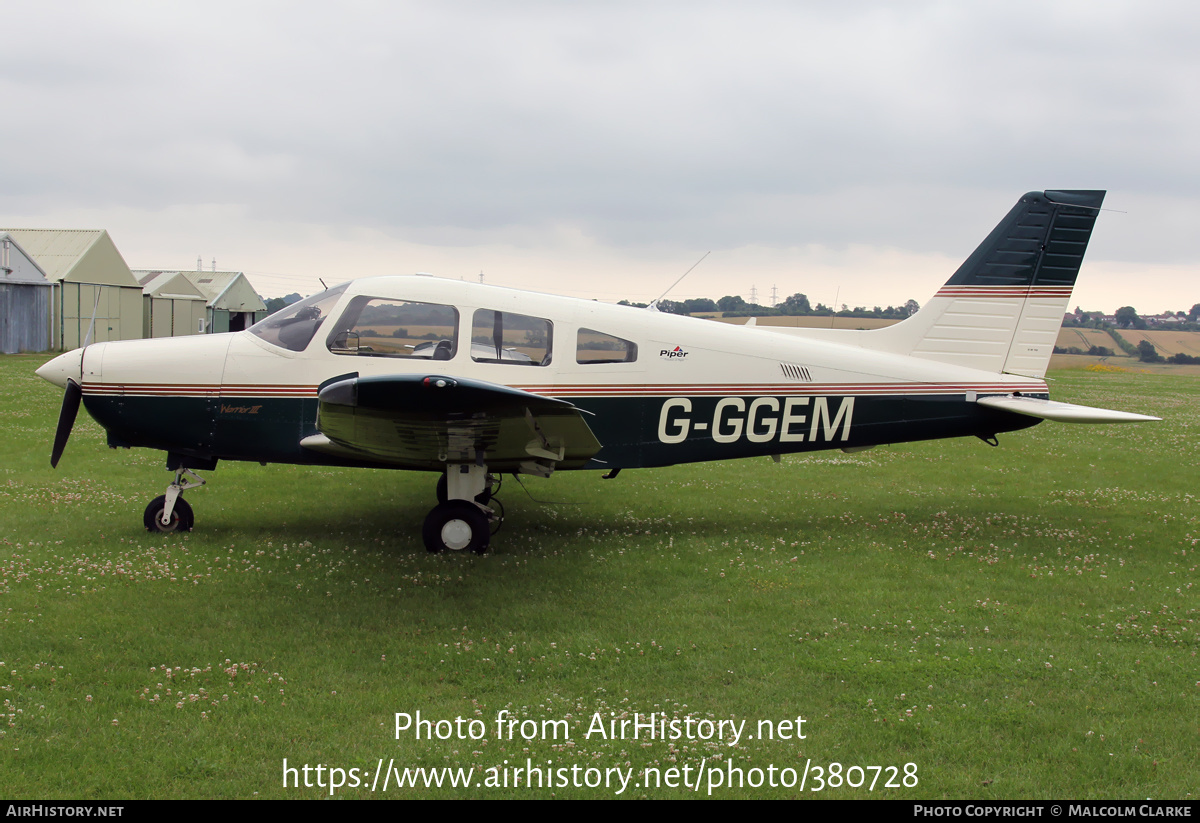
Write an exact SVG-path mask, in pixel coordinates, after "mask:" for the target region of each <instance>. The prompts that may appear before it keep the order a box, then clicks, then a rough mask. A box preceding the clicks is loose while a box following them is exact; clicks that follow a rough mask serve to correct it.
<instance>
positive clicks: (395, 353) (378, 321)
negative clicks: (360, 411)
mask: <svg viewBox="0 0 1200 823" xmlns="http://www.w3.org/2000/svg"><path fill="white" fill-rule="evenodd" d="M327 342H328V346H329V350H330V351H331V352H333V353H334V354H352V355H358V356H360V357H421V358H425V359H427V360H449V359H450V358H452V357H454V355H455V353H456V352H457V351H458V310H457V309H455V308H454V307H453V306H443V305H441V304H438V303H417V302H413V301H411V300H391V299H386V298H382V297H370V296H368V295H364V296H362V297H356V298H354V299H353V300H351V301H350V303H349V305H347V306H346V310H345V311H344V312H342V316H341V317H339V318H338V319H337V322H336V323H334V324H333V328H332V330H331V331H330V333H329V336H328V338H327Z"/></svg>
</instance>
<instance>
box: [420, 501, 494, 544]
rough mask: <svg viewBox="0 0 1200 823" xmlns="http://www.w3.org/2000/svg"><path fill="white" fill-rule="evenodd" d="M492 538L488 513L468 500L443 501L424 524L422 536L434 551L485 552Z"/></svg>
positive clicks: (430, 513)
mask: <svg viewBox="0 0 1200 823" xmlns="http://www.w3.org/2000/svg"><path fill="white" fill-rule="evenodd" d="M491 537H492V535H491V530H490V529H489V528H488V522H487V517H486V515H484V513H483V512H482V511H480V509H479V507H478V506H476V505H475V504H473V503H468V502H467V501H466V500H448V501H446V502H445V503H439V504H438V505H437V506H435V507H434V508H433V511H431V512H429V515H428V516H427V517H426V518H425V523H424V524H423V525H422V526H421V539H422V540H424V541H425V548H426V549H428V550H429V551H430V552H432V553H433V554H439V553H440V552H443V551H454V552H461V551H470V552H474V553H475V554H483V553H484V552H486V551H487V549H488V543H489V542H490V541H491Z"/></svg>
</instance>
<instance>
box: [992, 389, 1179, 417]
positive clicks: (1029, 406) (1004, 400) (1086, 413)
mask: <svg viewBox="0 0 1200 823" xmlns="http://www.w3.org/2000/svg"><path fill="white" fill-rule="evenodd" d="M975 402H976V403H978V404H979V405H981V406H987V407H988V408H992V409H1001V410H1002V411H1007V412H1014V413H1016V414H1024V415H1026V416H1028V417H1040V418H1041V419H1043V420H1057V421H1058V422H1059V423H1143V422H1146V421H1148V420H1161V419H1162V418H1161V417H1150V416H1149V415H1145V414H1133V413H1131V412H1121V411H1113V410H1112V409H1097V408H1093V407H1091V406H1076V405H1074V404H1073V403H1057V402H1055V401H1053V400H1042V399H1041V398H1038V397H1018V396H1016V395H1012V394H1010V395H1006V396H1004V397H981V398H979V399H978V400H976V401H975Z"/></svg>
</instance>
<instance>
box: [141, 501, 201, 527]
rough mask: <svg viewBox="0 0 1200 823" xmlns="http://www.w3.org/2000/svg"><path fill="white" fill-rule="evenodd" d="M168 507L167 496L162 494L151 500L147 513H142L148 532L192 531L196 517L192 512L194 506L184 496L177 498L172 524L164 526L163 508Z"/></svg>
mask: <svg viewBox="0 0 1200 823" xmlns="http://www.w3.org/2000/svg"><path fill="white" fill-rule="evenodd" d="M166 507H167V496H166V495H165V494H161V495H159V496H158V497H156V498H154V499H153V500H151V501H150V505H149V506H147V507H146V513H145V514H144V515H142V523H143V525H145V527H146V531H148V532H161V533H164V534H170V533H172V532H190V531H191V530H192V526H193V525H195V522H196V518H195V515H193V514H192V507H191V506H189V505H188V502H187V501H186V500H184V499H183V498H182V497H179V498H176V500H175V508H174V509H172V510H171V524H170V525H168V526H164V525H163V524H162V520H161V518H162V513H163V509H165V508H166Z"/></svg>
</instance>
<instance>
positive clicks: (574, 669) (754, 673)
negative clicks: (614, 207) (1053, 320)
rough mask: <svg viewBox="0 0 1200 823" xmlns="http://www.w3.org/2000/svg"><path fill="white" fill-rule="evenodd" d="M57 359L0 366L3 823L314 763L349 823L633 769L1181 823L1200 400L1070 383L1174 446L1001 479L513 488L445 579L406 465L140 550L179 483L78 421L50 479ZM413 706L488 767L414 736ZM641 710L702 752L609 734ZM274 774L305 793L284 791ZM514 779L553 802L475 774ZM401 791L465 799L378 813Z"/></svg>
mask: <svg viewBox="0 0 1200 823" xmlns="http://www.w3.org/2000/svg"><path fill="white" fill-rule="evenodd" d="M44 359H46V358H44V357H43V358H37V357H28V356H9V357H3V358H0V386H2V387H3V391H2V392H0V428H2V430H3V432H4V437H3V439H2V440H0V450H2V451H0V620H2V621H3V622H2V623H0V701H2V705H0V721H2V725H0V775H2V778H0V782H2V785H3V786H4V794H5V795H6V796H7V797H9V798H47V799H49V798H98V799H123V798H137V797H154V798H176V797H178V798H185V797H189V798H190V797H222V798H225V797H239V798H242V797H244V798H249V797H255V796H257V797H264V798H265V797H319V796H328V794H329V789H328V788H319V787H317V786H316V785H315V783H316V782H317V778H318V774H317V772H316V770H315V767H316V766H317V765H318V764H320V765H323V766H325V767H330V766H332V767H337V768H339V769H343V770H350V769H358V770H360V775H359V779H360V780H361V781H363V782H365V783H366V784H368V785H366V786H359V787H357V788H351V787H349V786H346V787H343V788H341V789H339V790H337V792H336V794H335V796H338V797H370V796H374V797H414V796H415V797H475V796H482V797H498V796H503V797H547V796H550V795H555V796H558V797H603V796H611V795H613V794H614V793H615V789H614V788H606V787H605V786H604V785H603V784H602V785H600V786H599V787H596V788H588V787H582V788H573V787H571V786H561V785H558V781H559V780H560V776H562V779H566V780H570V779H573V778H574V779H578V780H585V779H593V778H594V777H595V775H597V774H599V775H602V776H606V777H607V778H608V779H609V781H610V782H611V781H613V780H616V779H617V778H616V777H614V775H616V774H617V773H616V772H615V771H610V770H629V771H630V772H631V773H632V774H633V778H632V781H631V783H630V785H629V786H628V787H627V788H626V790H625V791H624V792H623V794H622V795H621V796H623V797H631V796H632V797H641V796H652V797H684V796H705V795H706V794H707V793H708V790H709V784H710V783H711V782H714V781H716V779H717V778H718V777H720V778H721V780H722V781H723V782H724V781H727V779H728V775H730V774H733V775H735V776H736V775H737V774H738V772H737V770H738V769H741V770H742V771H741V774H742V776H743V777H742V779H743V780H744V781H746V782H747V783H751V782H754V781H755V780H758V779H760V778H761V779H762V780H766V781H767V782H768V783H769V782H770V780H771V778H770V775H771V774H774V775H775V780H776V782H777V783H778V782H781V781H787V780H788V779H798V776H799V775H800V774H802V773H803V772H804V771H805V769H806V766H807V770H808V776H807V778H806V784H805V789H804V791H803V794H804V795H806V796H811V797H819V798H825V797H834V798H850V797H899V798H941V797H944V798H981V799H983V798H1133V797H1138V798H1144V797H1153V798H1185V797H1194V792H1195V786H1196V773H1197V757H1196V752H1197V751H1200V712H1198V707H1200V661H1198V660H1197V657H1196V652H1197V648H1198V647H1200V644H1198V643H1197V637H1196V632H1197V624H1196V621H1197V617H1198V600H1197V590H1196V584H1197V570H1196V566H1197V546H1198V543H1200V507H1198V506H1197V499H1196V495H1197V493H1198V491H1197V489H1198V488H1200V484H1198V483H1197V470H1196V466H1197V463H1198V459H1197V458H1198V456H1200V455H1198V451H1200V449H1198V447H1197V437H1198V434H1200V425H1198V424H1200V411H1198V408H1197V406H1198V403H1197V400H1200V379H1197V378H1194V377H1166V376H1158V375H1134V374H1101V375H1089V374H1085V373H1079V372H1063V373H1059V374H1057V375H1055V377H1057V379H1056V380H1055V381H1054V382H1053V383H1052V387H1053V392H1054V395H1053V396H1054V397H1055V399H1060V400H1067V401H1074V402H1080V403H1086V404H1092V405H1100V406H1108V407H1112V408H1119V409H1126V410H1130V411H1138V412H1144V413H1149V414H1155V415H1158V416H1161V417H1163V418H1164V420H1163V422H1161V423H1157V424H1145V425H1136V426H1110V427H1098V426H1096V427H1087V426H1074V427H1072V426H1067V425H1057V424H1051V423H1046V424H1043V425H1040V426H1038V427H1036V428H1034V429H1032V430H1028V431H1025V432H1019V433H1014V434H1010V435H1001V438H1000V441H1001V442H1000V447H999V448H995V449H993V448H989V447H988V446H987V445H985V444H984V443H982V442H980V441H978V440H974V439H972V440H969V441H968V440H962V441H942V442H934V443H925V444H917V445H911V446H896V447H889V448H880V449H876V450H874V451H870V452H866V453H861V454H857V455H845V454H842V453H841V452H829V453H822V454H817V455H814V456H809V457H790V458H784V460H783V463H782V464H781V465H775V464H773V463H772V462H771V461H769V460H766V459H763V460H754V461H734V462H728V463H711V464H701V465H694V466H680V467H674V468H670V469H660V470H645V471H627V472H624V473H623V474H622V475H621V476H620V477H619V478H618V479H616V480H611V481H607V480H601V479H600V477H599V474H598V473H582V472H580V473H573V474H572V473H564V474H561V475H556V476H555V477H553V478H551V479H550V480H545V481H543V480H536V479H534V480H530V479H526V481H525V483H526V485H527V487H528V489H529V492H530V495H531V496H530V495H527V494H526V493H525V492H524V491H523V490H522V489H521V488H520V486H518V485H517V484H516V483H515V482H513V481H512V479H511V478H509V479H508V480H507V481H506V485H505V488H504V490H503V493H502V496H501V499H502V500H503V502H504V505H505V507H506V509H507V513H508V519H507V522H506V523H505V526H504V529H503V531H501V532H500V534H499V535H498V536H497V537H496V538H495V539H494V541H493V546H494V552H493V553H492V554H490V555H488V556H484V557H475V556H456V555H447V556H431V555H429V554H427V553H426V552H425V550H424V548H423V547H422V545H421V540H420V535H419V527H420V523H421V520H422V518H423V517H424V515H425V513H426V512H427V510H428V509H429V507H430V506H431V505H432V503H433V480H434V476H433V475H422V474H412V473H402V472H382V471H362V470H322V469H316V470H314V469H303V468H296V467H287V466H268V467H260V466H257V465H236V464H222V465H221V466H220V467H219V469H218V470H217V471H216V472H212V473H208V474H207V475H206V476H207V478H208V479H209V485H208V486H207V487H206V488H204V489H200V490H197V491H193V492H190V493H189V495H188V499H189V501H190V502H191V503H192V505H193V506H194V508H195V510H196V530H195V531H194V532H193V533H191V534H190V535H187V536H167V537H164V536H155V535H151V534H149V533H147V532H146V531H144V530H143V528H142V525H141V520H142V509H143V507H144V506H145V504H146V503H147V502H149V500H150V499H151V498H152V497H155V496H156V495H159V494H162V492H163V489H164V488H165V486H166V484H167V482H168V481H169V474H168V473H167V472H166V471H164V470H163V469H162V458H161V455H159V454H155V453H150V452H141V451H132V452H131V451H110V450H109V449H107V448H105V446H104V440H103V436H102V433H101V431H100V430H99V428H98V427H97V426H96V425H95V424H94V423H92V422H91V421H90V419H88V418H87V417H86V415H83V416H81V419H80V422H79V424H77V426H76V430H75V433H74V435H73V436H72V439H71V442H70V444H69V446H68V447H67V452H66V455H65V456H64V458H63V460H62V462H61V463H60V465H59V468H58V470H57V471H54V470H51V469H50V467H49V461H48V453H49V449H50V441H51V438H52V434H53V428H54V425H55V420H56V417H57V413H58V405H59V402H60V394H59V392H58V390H56V389H55V388H53V387H52V386H49V385H47V384H45V383H43V382H42V381H40V380H38V379H37V378H36V377H35V376H34V375H33V369H34V368H35V367H36V366H37V365H38V364H40V363H41V362H42V361H43V360H44ZM532 498H537V499H538V500H542V501H552V502H549V503H537V502H534V500H533V499H532ZM417 711H420V713H421V718H422V719H424V720H432V721H435V722H436V721H438V720H446V721H453V720H454V719H455V718H462V719H463V723H461V724H459V726H458V730H459V731H461V732H462V738H465V739H460V737H459V736H458V734H457V733H455V732H451V731H450V727H451V725H452V724H450V723H446V724H442V726H440V727H438V726H436V725H431V726H428V727H422V728H423V731H424V733H423V735H422V737H428V736H429V735H430V734H434V735H435V737H436V733H437V732H438V731H442V732H447V733H450V735H451V736H450V739H445V740H442V739H433V740H428V739H420V740H418V739H416V736H415V734H414V733H413V731H412V729H408V730H406V731H403V732H401V733H400V735H399V738H398V739H397V734H396V719H395V716H396V713H398V712H399V713H405V714H408V715H411V716H415V713H416V712H417ZM501 712H506V713H507V714H505V715H503V716H504V717H505V718H507V719H514V720H516V721H518V722H517V723H516V724H514V725H513V726H511V727H509V726H506V725H505V724H503V723H502V724H501V726H500V727H499V728H497V723H496V721H497V717H498V716H501ZM635 713H637V714H638V715H640V716H641V717H642V718H643V719H644V718H645V717H646V716H651V717H653V718H654V719H656V720H658V721H666V722H667V723H671V722H677V724H678V726H677V728H678V729H680V730H685V729H689V730H691V732H692V733H693V739H682V738H681V739H676V740H665V741H664V740H662V739H654V740H648V739H646V732H645V730H644V729H643V730H642V732H641V736H640V737H639V739H632V737H631V736H627V737H626V738H625V739H619V738H618V739H606V738H604V737H601V736H600V735H599V734H597V733H595V728H594V726H593V724H594V722H595V719H596V718H597V717H599V718H600V719H602V720H604V721H608V720H617V721H620V720H632V718H633V716H634V714H635ZM797 717H803V718H804V723H803V725H802V726H800V727H799V729H800V730H802V732H803V734H804V735H805V738H804V739H802V740H797V739H790V738H794V737H795V735H796V733H797V725H796V724H795V722H794V721H795V720H796V718H797ZM471 720H478V721H480V722H479V723H478V724H475V725H474V726H468V723H467V722H468V721H471ZM556 720H562V721H566V722H565V724H562V725H559V726H554V725H553V724H552V723H549V722H545V723H544V722H543V721H556ZM523 721H532V722H531V723H525V725H524V726H523V727H522V725H521V723H522V722H523ZM701 721H707V723H705V722H701ZM722 721H725V722H724V723H722ZM729 721H732V722H733V724H734V727H735V728H736V726H737V724H739V723H741V722H742V721H745V725H744V726H742V727H741V728H742V736H741V738H740V739H739V740H738V741H737V743H736V744H735V745H729V744H730V743H731V742H732V741H731V740H730V739H729V736H728V732H729V729H730V728H731V727H730V725H729ZM760 721H770V723H771V724H779V725H777V726H775V725H772V728H773V729H774V731H775V732H776V735H777V736H786V737H787V738H789V739H785V740H781V739H776V740H765V739H760V732H761V733H764V734H765V732H766V731H767V730H768V728H767V726H766V725H763V726H761V727H760V725H759V722H760ZM782 721H792V722H791V723H790V724H785V723H783V722H782ZM481 728H482V729H483V733H482V736H481V737H480V738H479V739H470V737H469V732H470V731H471V730H474V731H476V732H478V731H479V729H481ZM522 728H524V729H525V731H526V732H527V733H529V734H530V735H531V736H532V737H533V738H534V739H530V740H525V739H523V738H522V737H521V734H520V731H521V729H522ZM670 728H671V727H670V726H668V731H669V730H670ZM716 728H720V729H721V730H722V732H723V733H724V734H725V738H724V739H722V740H717V739H713V740H702V739H695V736H696V735H699V734H701V733H702V732H704V731H707V730H709V729H714V730H715V729H716ZM509 729H511V734H512V735H513V738H514V739H509V738H508V734H509ZM564 729H565V731H564ZM589 729H591V730H592V732H593V733H592V734H590V735H588V734H587V732H588V731H589ZM555 731H558V732H559V738H558V739H557V740H554V739H547V738H548V737H550V736H551V734H552V733H553V732H555ZM631 734H632V732H631V731H629V732H628V735H631ZM748 736H753V739H750V738H749V737H748ZM285 758H286V760H287V763H288V766H289V767H293V768H300V767H303V766H304V765H305V764H307V765H309V766H310V769H311V770H310V772H309V775H308V779H309V782H311V783H313V784H314V785H313V786H312V787H311V788H305V787H303V786H301V787H300V788H286V789H285V788H284V787H283V780H284V775H285V772H284V767H283V763H284V759H285ZM505 761H507V768H508V769H510V770H511V769H512V768H513V767H515V766H518V765H519V766H521V767H522V768H524V767H525V766H526V764H527V761H530V762H532V763H533V764H535V765H538V766H541V767H543V768H546V769H553V770H555V771H554V772H550V773H549V775H548V776H549V777H550V779H551V783H552V784H553V785H551V786H550V787H544V788H540V789H539V788H529V787H527V786H525V785H524V777H522V785H520V786H519V787H514V786H513V785H512V784H513V780H514V778H513V777H512V772H511V771H510V772H503V771H501V772H497V771H490V772H489V771H485V770H487V769H495V768H496V767H505V765H506V763H505ZM381 763H382V766H383V767H384V769H386V768H387V767H388V766H389V765H391V766H393V767H395V768H397V769H400V770H403V769H404V768H418V767H431V768H432V767H462V768H464V769H468V768H473V769H474V772H473V773H472V777H471V785H470V786H469V787H467V788H450V787H449V786H443V787H442V788H440V789H439V788H425V787H423V786H422V787H418V788H411V787H409V788H404V789H398V788H396V786H395V782H394V780H395V777H394V773H392V774H390V775H389V777H391V781H390V785H389V787H388V789H387V791H386V792H384V791H383V782H384V778H383V776H380V778H379V781H378V784H377V785H376V787H375V791H374V792H373V793H372V791H371V790H370V786H369V784H370V783H371V782H372V778H373V777H374V775H375V773H376V771H377V770H378V769H379V768H380V764H381ZM834 763H836V764H840V765H838V766H835V767H833V769H832V774H831V773H830V764H834ZM906 764H915V765H914V766H909V767H907V769H906ZM702 765H703V768H704V770H705V771H703V772H700V771H698V770H699V769H700V767H701V766H702ZM816 766H820V767H821V769H822V772H821V774H820V777H823V778H824V782H825V786H824V788H823V789H822V790H821V791H819V792H818V791H813V790H814V789H815V788H816V787H817V785H816V784H817V783H818V780H819V776H818V773H817V772H816V770H815V769H814V767H816ZM648 767H649V768H657V769H659V772H658V774H659V775H660V776H665V775H667V774H668V773H667V771H666V770H667V769H670V768H676V769H679V770H680V774H681V776H683V777H686V775H690V784H691V785H693V786H694V785H695V783H696V779H697V774H700V775H703V777H702V780H701V784H700V786H699V790H698V791H693V790H692V789H688V788H683V787H678V788H669V787H668V786H666V785H663V786H661V787H658V788H654V787H647V786H646V785H644V775H645V769H646V768H648ZM684 767H687V770H688V771H687V772H686V773H685V772H683V771H682V770H683V768H684ZM772 767H773V768H774V771H772ZM853 767H858V769H859V770H858V771H856V770H855V769H854V768H853ZM888 767H892V769H891V770H890V771H889V769H888ZM714 768H716V769H719V771H716V772H714V771H711V769H714ZM572 769H574V771H573V772H572V771H571V770H572ZM587 769H593V770H597V771H594V772H591V773H589V772H587V771H586V770H587ZM756 769H757V770H761V771H755V770H756ZM558 770H562V771H558ZM785 770H791V771H785ZM914 770H915V771H914ZM295 775H296V776H295V777H293V778H292V780H293V782H294V781H296V780H298V781H299V782H300V783H301V784H303V782H304V780H305V776H304V773H303V772H301V771H297V772H296V773H295ZM489 775H491V779H492V780H500V781H501V783H503V781H504V779H505V777H506V776H507V779H508V783H509V786H508V788H504V787H500V788H491V787H489V786H488V785H486V782H487V781H488V780H489ZM834 775H836V776H834ZM873 777H874V779H875V783H876V785H875V786H874V789H873V790H871V789H870V783H871V781H872V778H873ZM342 779H346V780H349V779H350V776H349V773H348V771H347V774H346V775H345V776H344V777H343V778H342ZM889 781H890V782H892V783H893V786H895V787H893V788H888V787H886V785H885V784H886V783H888V782H889ZM322 782H323V783H324V784H325V786H327V785H328V772H327V771H323V772H322ZM860 782H865V785H862V786H860V787H858V788H854V787H852V786H850V785H847V784H849V783H860ZM914 782H915V783H916V785H915V786H913V785H911V784H912V783H914ZM476 783H478V784H484V785H480V786H478V787H476V785H475V784H476ZM639 783H643V785H638V784H639ZM831 784H832V785H831ZM906 784H907V785H906ZM616 785H617V787H619V785H620V784H619V783H617V784H616ZM712 794H713V796H719V797H725V798H728V797H792V796H798V795H800V794H801V791H800V788H799V785H796V786H793V787H791V788H788V787H786V786H777V787H776V788H771V787H770V786H769V785H765V786H760V787H754V786H750V785H744V786H742V787H741V788H738V787H736V786H735V787H733V788H730V787H728V786H725V785H722V786H720V787H716V788H714V789H713V790H712Z"/></svg>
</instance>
